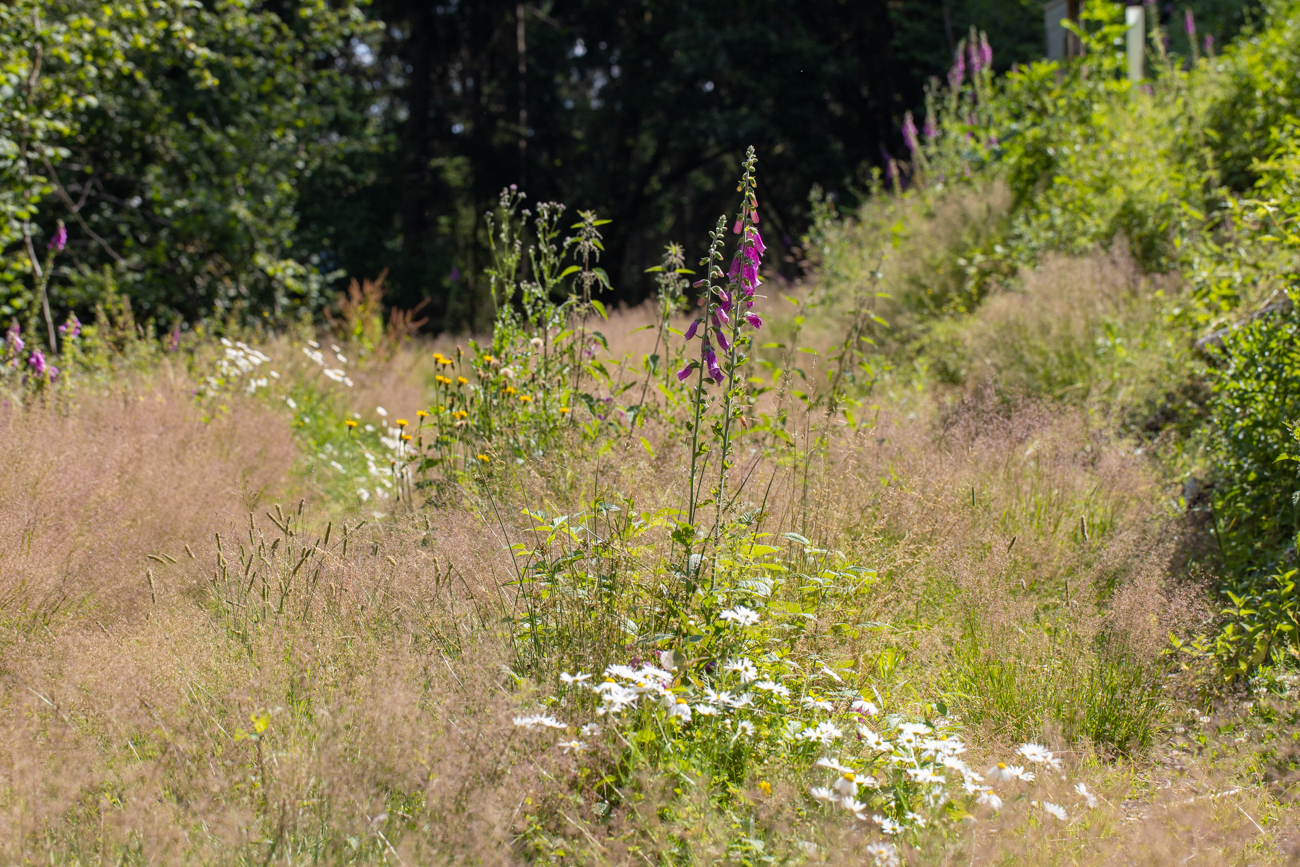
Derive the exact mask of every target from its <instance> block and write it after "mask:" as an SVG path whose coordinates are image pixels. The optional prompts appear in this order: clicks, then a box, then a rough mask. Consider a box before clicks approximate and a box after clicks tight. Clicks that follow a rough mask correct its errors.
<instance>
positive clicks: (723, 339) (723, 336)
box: [717, 328, 731, 352]
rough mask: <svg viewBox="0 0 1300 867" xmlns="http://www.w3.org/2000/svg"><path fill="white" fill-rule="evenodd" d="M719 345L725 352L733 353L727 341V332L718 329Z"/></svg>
mask: <svg viewBox="0 0 1300 867" xmlns="http://www.w3.org/2000/svg"><path fill="white" fill-rule="evenodd" d="M717 334H718V345H719V346H721V347H722V351H723V352H730V351H731V343H730V342H729V341H728V340H727V332H726V331H725V330H723V329H721V328H719V329H717Z"/></svg>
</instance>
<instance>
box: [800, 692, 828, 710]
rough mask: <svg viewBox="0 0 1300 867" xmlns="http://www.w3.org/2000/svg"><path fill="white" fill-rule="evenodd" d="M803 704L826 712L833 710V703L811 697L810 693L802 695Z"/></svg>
mask: <svg viewBox="0 0 1300 867" xmlns="http://www.w3.org/2000/svg"><path fill="white" fill-rule="evenodd" d="M803 706H804V707H808V708H813V709H814V710H824V711H827V712H828V713H829V712H830V711H833V710H835V705H833V704H831V703H830V702H829V701H823V700H821V699H818V698H813V697H812V696H810V695H805V696H804V697H803Z"/></svg>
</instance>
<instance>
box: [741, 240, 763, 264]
mask: <svg viewBox="0 0 1300 867" xmlns="http://www.w3.org/2000/svg"><path fill="white" fill-rule="evenodd" d="M744 254H745V259H746V260H748V261H750V262H753V263H754V264H755V265H757V264H758V263H759V262H762V261H763V256H762V255H761V254H760V253H759V252H758V251H757V250H755V249H754V248H753V246H751V245H749V244H746V245H745V250H744Z"/></svg>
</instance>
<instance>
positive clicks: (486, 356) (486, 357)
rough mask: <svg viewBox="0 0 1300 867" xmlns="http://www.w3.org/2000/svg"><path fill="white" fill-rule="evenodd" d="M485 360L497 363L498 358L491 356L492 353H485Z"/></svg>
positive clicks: (489, 362)
mask: <svg viewBox="0 0 1300 867" xmlns="http://www.w3.org/2000/svg"><path fill="white" fill-rule="evenodd" d="M483 360H484V361H486V362H487V363H488V364H496V363H497V360H496V359H495V358H493V357H492V356H490V355H485V356H483Z"/></svg>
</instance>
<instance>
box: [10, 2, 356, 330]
mask: <svg viewBox="0 0 1300 867" xmlns="http://www.w3.org/2000/svg"><path fill="white" fill-rule="evenodd" d="M370 27H371V25H369V24H368V23H367V22H366V21H365V20H364V18H363V17H362V16H361V11H360V6H359V4H357V3H355V2H340V3H333V2H327V0H302V2H292V3H286V4H277V5H276V6H274V7H272V6H269V5H261V4H243V3H215V4H199V3H188V2H179V0H176V2H158V3H144V2H133V0H119V2H113V3H109V4H100V3H90V2H85V0H63V2H57V3H48V2H36V0H17V2H14V3H8V4H4V5H3V6H0V58H2V60H3V81H2V82H0V100H2V101H3V104H4V106H5V111H4V112H3V113H0V214H2V215H3V222H0V319H4V320H9V319H10V318H11V317H17V318H18V319H19V320H20V321H22V322H23V323H24V324H28V325H30V324H34V323H33V322H32V320H33V319H34V316H35V314H34V311H33V306H34V301H35V299H34V297H33V294H34V293H33V289H34V285H35V281H34V280H33V276H32V274H33V270H34V268H33V262H32V256H31V255H30V253H31V251H32V250H38V251H40V252H42V253H43V251H44V247H45V245H46V239H47V238H49V237H50V236H51V235H52V233H53V232H54V224H55V220H56V219H58V218H62V219H64V220H65V221H66V222H67V224H68V226H69V228H70V235H71V244H70V246H69V248H68V250H67V252H65V253H64V254H63V255H62V256H61V257H60V258H59V260H58V262H56V267H57V272H56V274H55V275H54V277H53V279H52V280H51V284H50V285H51V292H52V294H53V297H54V299H55V302H56V304H55V306H56V309H64V310H66V309H69V308H80V309H81V310H82V311H83V313H84V312H88V308H89V306H90V303H89V302H90V299H92V298H95V297H100V296H102V295H103V293H104V289H105V282H106V281H109V282H113V283H116V284H118V285H119V286H120V287H121V289H122V290H123V291H124V292H125V293H126V294H128V295H129V297H130V298H131V299H132V301H133V302H134V304H135V305H136V307H137V310H138V311H139V312H141V313H144V314H146V315H151V316H164V315H165V316H168V317H170V316H174V315H177V314H180V315H183V316H185V317H189V318H193V317H195V316H198V315H203V314H207V313H211V312H213V311H214V310H216V311H220V310H222V309H225V310H229V309H231V308H232V307H236V306H242V307H246V308H255V309H257V310H258V311H265V312H268V313H269V312H279V311H282V310H284V309H285V307H287V306H288V305H290V304H302V303H305V304H306V305H307V306H308V307H311V306H312V305H314V304H315V303H317V302H318V299H319V293H320V290H321V286H322V274H321V271H322V270H323V269H322V267H321V263H319V262H317V261H315V260H314V259H313V258H311V257H310V256H306V255H303V254H302V253H301V252H300V251H298V250H296V249H294V238H295V230H296V226H297V210H296V208H297V184H298V182H299V181H300V179H301V178H303V177H304V176H306V175H309V174H310V173H311V172H312V171H314V170H315V169H316V168H318V167H319V166H320V165H321V164H322V163H323V162H324V161H326V160H329V159H331V158H335V157H337V156H338V155H340V153H341V152H342V150H343V149H344V148H345V147H346V146H347V142H348V139H347V138H346V137H340V136H339V135H337V132H338V129H339V127H340V125H344V124H346V123H350V122H352V121H353V120H354V119H353V118H352V116H351V115H350V114H349V111H350V107H349V104H348V102H347V99H346V94H347V92H348V87H347V83H346V78H345V76H344V73H343V71H342V69H341V68H340V65H339V63H338V61H339V58H340V56H341V55H342V53H343V52H344V51H345V50H346V48H347V45H348V40H349V39H350V38H351V37H353V36H354V35H356V34H364V33H365V32H366V31H367V30H368V29H370ZM104 269H107V272H106V271H105V270H104ZM44 330H45V329H40V331H41V332H44ZM29 332H30V333H35V332H36V329H29Z"/></svg>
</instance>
